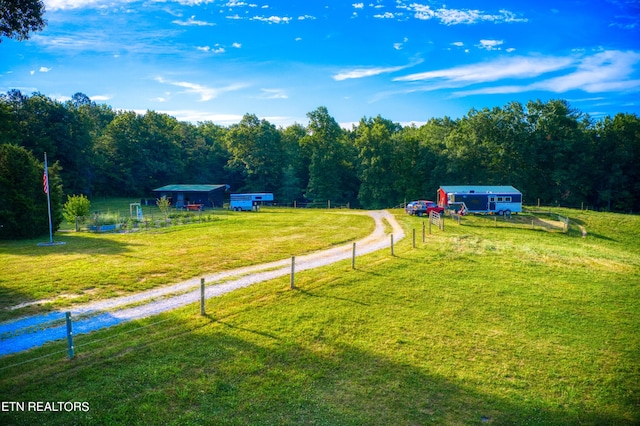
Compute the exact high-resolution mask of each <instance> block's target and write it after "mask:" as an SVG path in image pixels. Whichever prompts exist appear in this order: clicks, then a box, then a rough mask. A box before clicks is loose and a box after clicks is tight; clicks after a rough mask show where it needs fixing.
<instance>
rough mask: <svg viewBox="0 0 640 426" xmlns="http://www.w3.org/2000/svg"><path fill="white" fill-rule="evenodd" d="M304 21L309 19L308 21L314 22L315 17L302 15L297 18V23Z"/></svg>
mask: <svg viewBox="0 0 640 426" xmlns="http://www.w3.org/2000/svg"><path fill="white" fill-rule="evenodd" d="M305 19H310V20H312V21H313V20H315V19H316V17H315V16H311V15H302V16H298V21H304V20H305Z"/></svg>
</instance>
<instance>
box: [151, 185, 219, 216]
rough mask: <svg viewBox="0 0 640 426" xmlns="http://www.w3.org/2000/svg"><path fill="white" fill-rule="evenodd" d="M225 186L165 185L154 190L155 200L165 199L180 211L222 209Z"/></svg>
mask: <svg viewBox="0 0 640 426" xmlns="http://www.w3.org/2000/svg"><path fill="white" fill-rule="evenodd" d="M226 190H227V185H166V186H163V187H161V188H157V189H154V190H153V192H154V193H155V194H156V196H157V198H161V197H167V198H168V199H169V200H170V201H171V206H172V207H175V208H178V209H181V208H189V209H194V210H199V209H201V208H213V207H222V206H223V204H224V194H225V192H226Z"/></svg>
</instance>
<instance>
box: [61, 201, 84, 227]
mask: <svg viewBox="0 0 640 426" xmlns="http://www.w3.org/2000/svg"><path fill="white" fill-rule="evenodd" d="M90 209H91V202H90V201H89V199H88V198H87V197H85V196H84V195H67V202H66V203H64V207H63V209H62V216H64V219H65V220H66V221H67V222H69V223H75V221H76V218H77V217H83V218H84V216H87V215H88V214H89V210H90Z"/></svg>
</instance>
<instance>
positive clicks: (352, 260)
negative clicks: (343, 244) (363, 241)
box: [351, 243, 356, 269]
mask: <svg viewBox="0 0 640 426" xmlns="http://www.w3.org/2000/svg"><path fill="white" fill-rule="evenodd" d="M351 269H356V243H353V253H352V254H351Z"/></svg>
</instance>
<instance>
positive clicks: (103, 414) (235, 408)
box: [0, 210, 640, 425]
mask: <svg viewBox="0 0 640 426" xmlns="http://www.w3.org/2000/svg"><path fill="white" fill-rule="evenodd" d="M396 213H397V216H398V218H399V219H400V220H401V222H402V223H403V226H404V227H405V231H406V233H407V235H408V238H406V239H404V240H402V241H401V242H399V243H397V244H396V246H395V256H391V255H390V252H389V251H388V250H384V251H380V252H377V253H374V254H371V255H367V256H365V257H362V258H358V259H357V262H356V269H355V270H352V269H351V262H350V261H344V262H340V263H338V264H335V265H333V266H329V267H324V268H321V269H317V270H312V271H306V272H303V273H299V274H298V275H297V276H296V285H297V289H294V290H291V289H290V288H289V278H288V277H284V278H282V279H278V280H274V281H271V282H266V283H262V284H257V285H255V286H252V287H249V288H245V289H241V290H238V291H235V292H233V293H229V294H226V295H224V296H222V297H218V298H214V299H210V300H209V301H208V302H207V304H206V309H207V313H208V315H207V316H205V317H202V316H200V315H199V306H195V305H194V306H188V307H185V308H183V309H180V310H178V311H174V312H171V313H167V314H163V315H161V316H159V317H154V318H149V319H147V320H144V321H136V322H134V323H129V324H126V325H122V326H118V327H114V328H112V329H109V330H103V331H99V332H95V333H92V334H89V335H81V336H76V357H75V359H73V360H68V359H67V358H66V351H65V343H64V342H60V343H55V344H50V345H47V346H46V347H43V348H40V349H36V350H32V351H29V352H26V353H23V354H17V355H12V356H6V357H3V358H0V395H2V400H4V401H76V402H88V404H89V406H90V409H89V410H88V411H86V412H85V411H75V412H64V411H63V412H16V411H14V412H0V423H3V424H25V425H27V424H59V425H66V424H96V425H97V424H113V425H116V424H132V425H135V424H140V425H142V424H174V425H186V424H212V425H218V424H231V425H246V424H252V425H265V424H271V425H282V424H284V425H294V424H295V425H298V424H320V425H390V424H393V425H423V424H434V425H441V424H453V425H458V424H499V425H512V424H529V425H554V424H557V425H565V424H566V425H572V424H576V425H577V424H580V425H584V424H587V425H602V424H605V425H607V424H611V425H625V424H628V425H632V424H638V423H640V367H639V366H640V355H639V354H640V333H639V332H640V289H639V286H640V217H638V216H629V215H618V214H608V213H595V212H580V211H575V210H563V211H561V213H562V214H564V215H565V216H569V217H571V218H572V220H573V221H572V225H571V226H570V229H569V232H568V233H567V234H563V233H561V232H547V231H542V230H531V229H526V228H514V227H506V226H504V227H501V226H500V225H501V223H500V222H499V221H498V222H495V221H494V220H493V218H483V217H469V218H466V219H465V220H463V222H462V224H461V225H457V224H453V222H451V221H448V222H446V226H445V231H444V232H441V231H439V230H436V229H434V230H433V231H432V232H433V233H432V234H431V235H427V236H426V243H422V238H421V229H422V223H423V222H422V219H419V218H413V217H407V216H405V215H403V214H402V213H401V212H400V211H397V212H396ZM525 223H526V221H525ZM496 224H497V225H498V227H496ZM577 225H581V226H583V227H584V229H585V230H586V231H587V235H586V237H584V238H583V237H582V232H581V230H580V229H579V228H578V227H577ZM413 229H416V230H417V235H418V237H417V241H416V247H415V248H413V247H412V241H411V240H412V238H411V235H412V230H413ZM48 354H52V355H50V356H48V357H45V358H39V359H37V360H35V359H36V358H38V357H42V356H45V355H48ZM31 360H34V361H31ZM23 362H26V363H23ZM21 363H23V364H21Z"/></svg>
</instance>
